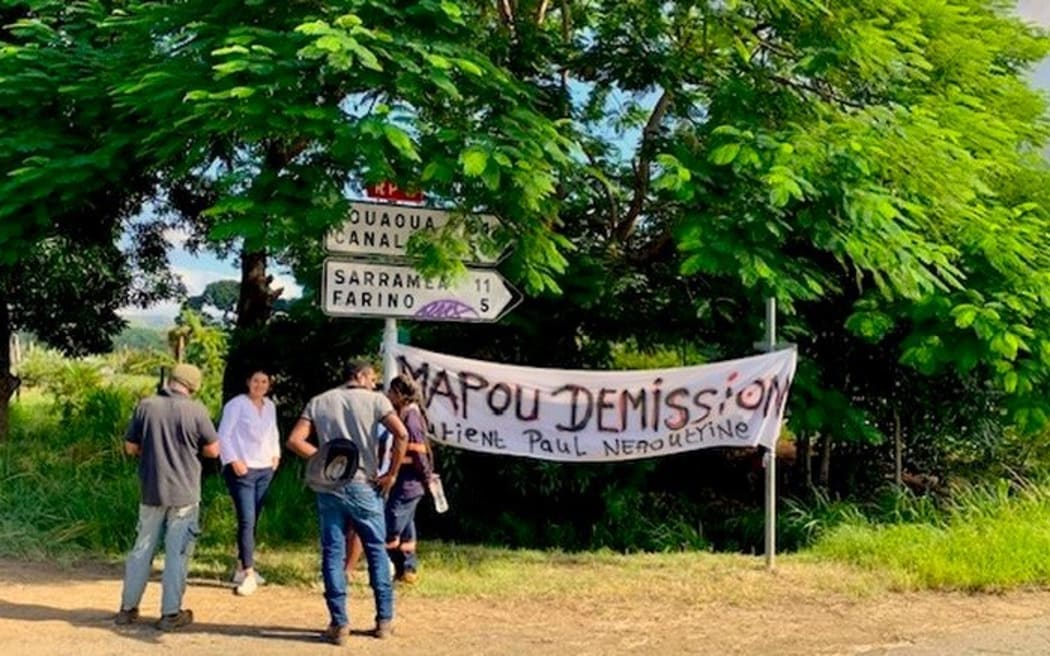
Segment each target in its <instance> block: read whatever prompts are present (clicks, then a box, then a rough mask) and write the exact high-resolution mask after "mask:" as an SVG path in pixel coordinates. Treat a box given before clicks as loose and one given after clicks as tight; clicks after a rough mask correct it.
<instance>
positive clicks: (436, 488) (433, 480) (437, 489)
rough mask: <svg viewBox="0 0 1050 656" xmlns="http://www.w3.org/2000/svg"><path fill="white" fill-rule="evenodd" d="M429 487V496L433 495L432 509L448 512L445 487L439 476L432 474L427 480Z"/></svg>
mask: <svg viewBox="0 0 1050 656" xmlns="http://www.w3.org/2000/svg"><path fill="white" fill-rule="evenodd" d="M427 487H429V488H430V496H432V497H434V510H436V511H437V512H439V513H443V512H448V499H446V498H445V487H444V486H443V485H442V484H441V476H439V475H437V474H433V475H432V476H431V477H430V480H429V481H427Z"/></svg>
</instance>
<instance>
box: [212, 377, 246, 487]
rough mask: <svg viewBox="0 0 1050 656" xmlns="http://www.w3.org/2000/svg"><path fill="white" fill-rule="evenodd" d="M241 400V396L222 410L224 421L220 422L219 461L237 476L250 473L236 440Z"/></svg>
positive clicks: (234, 398)
mask: <svg viewBox="0 0 1050 656" xmlns="http://www.w3.org/2000/svg"><path fill="white" fill-rule="evenodd" d="M240 400H241V399H240V397H239V396H235V397H233V398H232V399H230V400H229V402H228V403H227V404H226V405H225V406H224V407H223V409H222V419H220V420H219V461H220V462H221V463H222V464H224V465H229V466H230V467H231V468H232V469H233V473H234V474H236V475H237V476H244V475H245V474H247V473H248V465H247V463H245V462H244V458H242V457H241V454H240V449H239V448H238V446H239V445H238V444H237V441H236V439H235V438H234V429H235V428H236V426H237V422H238V421H239V420H240V418H241V403H240Z"/></svg>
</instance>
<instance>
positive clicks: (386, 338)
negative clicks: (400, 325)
mask: <svg viewBox="0 0 1050 656" xmlns="http://www.w3.org/2000/svg"><path fill="white" fill-rule="evenodd" d="M396 345H397V319H387V320H386V324H385V325H384V326H383V389H388V388H389V387H390V381H392V380H394V377H395V376H397V363H396V362H394V347H395V346H396Z"/></svg>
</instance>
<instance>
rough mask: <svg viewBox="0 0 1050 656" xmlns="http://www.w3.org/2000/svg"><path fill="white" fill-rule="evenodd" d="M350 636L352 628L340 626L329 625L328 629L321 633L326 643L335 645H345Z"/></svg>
mask: <svg viewBox="0 0 1050 656" xmlns="http://www.w3.org/2000/svg"><path fill="white" fill-rule="evenodd" d="M349 636H350V627H348V626H346V625H345V624H344V625H343V626H339V625H338V624H329V625H328V628H327V629H325V630H324V632H323V633H321V637H322V638H324V639H325V641H327V642H330V643H332V644H333V645H340V646H341V645H345V644H346V639H347V637H349Z"/></svg>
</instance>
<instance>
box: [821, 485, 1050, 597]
mask: <svg viewBox="0 0 1050 656" xmlns="http://www.w3.org/2000/svg"><path fill="white" fill-rule="evenodd" d="M924 503H928V502H924ZM908 520H915V521H908ZM918 520H921V521H918ZM808 553H809V554H810V555H811V556H812V557H816V558H819V559H832V560H837V561H843V562H846V563H850V564H853V565H857V566H860V567H863V568H867V569H871V570H878V571H880V572H883V573H884V574H885V575H887V576H889V577H891V579H892V582H893V584H894V585H895V586H896V587H898V588H901V589H927V588H933V589H952V590H971V591H976V590H983V591H997V590H1003V589H1006V588H1015V587H1021V586H1037V585H1038V586H1042V585H1047V584H1050V557H1048V554H1050V486H1048V485H1047V484H1046V483H1039V484H1036V483H1009V482H1006V481H999V482H997V483H991V484H983V485H978V486H967V487H960V488H957V489H956V490H954V491H953V493H952V494H951V495H949V496H948V497H946V499H945V501H944V502H943V503H942V505H941V508H940V509H939V510H938V511H937V513H936V516H932V517H931V516H930V511H929V509H928V508H927V509H926V510H924V511H923V512H922V513H920V514H918V515H916V516H915V517H902V518H899V519H898V520H897V521H895V522H893V523H887V522H882V521H872V520H869V519H866V518H856V517H855V518H851V519H850V520H849V521H845V522H842V523H839V524H838V525H836V526H833V527H831V528H829V529H828V530H827V531H825V532H824V533H823V535H821V536H820V537H819V538H818V539H817V541H816V543H815V544H814V545H813V547H812V548H811V549H810V550H809V552H808Z"/></svg>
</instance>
